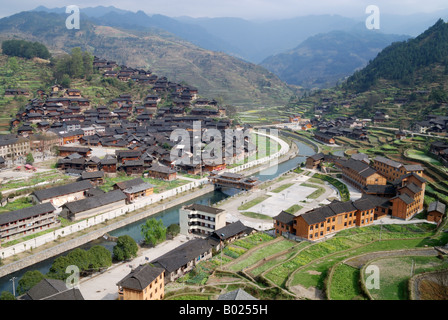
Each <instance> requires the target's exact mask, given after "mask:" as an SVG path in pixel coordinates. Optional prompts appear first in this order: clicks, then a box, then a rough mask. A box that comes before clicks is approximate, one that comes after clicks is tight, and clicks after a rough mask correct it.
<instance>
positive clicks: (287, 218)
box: [274, 211, 295, 225]
mask: <svg viewBox="0 0 448 320" xmlns="http://www.w3.org/2000/svg"><path fill="white" fill-rule="evenodd" d="M294 218H295V216H294V215H293V214H290V213H288V212H286V211H282V212H280V213H279V215H278V216H276V217H274V220H275V221H280V222H281V223H284V224H288V225H292V223H293V221H294Z"/></svg>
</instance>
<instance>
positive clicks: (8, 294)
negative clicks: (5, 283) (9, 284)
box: [0, 291, 16, 300]
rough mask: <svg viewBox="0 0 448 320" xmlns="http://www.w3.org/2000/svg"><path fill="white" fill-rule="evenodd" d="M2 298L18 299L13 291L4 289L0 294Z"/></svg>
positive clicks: (0, 298)
mask: <svg viewBox="0 0 448 320" xmlns="http://www.w3.org/2000/svg"><path fill="white" fill-rule="evenodd" d="M0 300H16V297H14V295H13V294H12V293H11V292H8V291H2V293H1V294H0Z"/></svg>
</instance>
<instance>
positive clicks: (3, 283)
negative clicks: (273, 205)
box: [0, 140, 315, 293]
mask: <svg viewBox="0 0 448 320" xmlns="http://www.w3.org/2000/svg"><path fill="white" fill-rule="evenodd" d="M294 142H295V143H296V145H297V146H298V148H299V153H300V156H297V157H294V158H292V159H290V160H287V161H285V162H282V163H279V164H277V165H276V168H275V170H274V169H273V168H268V169H264V170H261V171H260V172H258V173H256V174H253V175H252V176H255V177H257V178H258V179H259V180H260V181H267V180H272V179H275V178H276V177H278V176H280V175H281V174H283V173H285V172H287V171H290V170H292V169H295V168H296V167H297V166H298V165H300V164H301V163H302V162H305V160H306V157H307V156H311V155H313V154H314V153H315V151H314V150H313V148H311V147H310V146H308V145H307V144H305V143H303V142H301V141H298V140H294ZM234 192H236V191H233V193H234ZM231 195H232V192H230V193H229V192H222V191H220V190H215V191H213V192H210V193H208V194H205V195H203V196H201V197H198V198H195V199H193V200H190V201H186V202H185V203H182V204H181V205H178V206H175V207H172V208H170V209H167V210H164V211H161V212H159V213H157V214H155V215H153V216H152V217H154V218H155V219H158V220H162V222H163V224H164V225H165V226H166V227H168V226H169V225H171V224H173V223H176V224H178V223H179V209H180V208H181V207H182V206H184V205H188V204H191V203H200V204H204V205H210V206H211V205H213V204H215V203H217V202H219V201H221V200H223V199H226V198H228V197H229V196H231ZM145 221H146V219H143V220H141V221H137V222H135V223H131V224H129V225H126V226H125V227H122V228H119V229H116V230H114V231H111V232H109V234H110V235H111V236H114V237H118V236H121V235H125V234H127V235H129V236H131V237H132V238H133V239H134V240H135V241H137V242H141V241H142V240H143V237H142V235H141V234H140V226H141V225H142V224H143V223H144V222H145ZM94 245H102V246H104V247H105V248H107V249H108V250H109V251H111V252H112V249H113V246H114V245H115V242H111V241H107V240H106V239H97V240H94V241H91V242H89V243H87V244H84V245H82V246H80V248H82V249H88V248H90V247H92V246H94ZM66 254H67V253H63V254H61V255H66ZM61 255H59V256H61ZM57 257H58V256H55V257H52V258H50V259H46V260H43V261H41V262H39V263H36V264H34V265H32V266H29V267H26V268H24V269H21V270H19V271H17V272H14V273H11V274H9V275H7V276H5V277H3V278H0V292H2V291H9V292H11V293H12V281H11V280H10V279H12V278H13V277H15V278H16V279H15V285H16V288H17V282H18V280H19V279H20V278H21V277H22V276H23V274H24V273H26V272H27V271H30V270H39V271H40V272H42V273H43V274H46V273H47V272H48V270H49V269H50V267H51V265H52V263H53V261H54V259H56V258H57Z"/></svg>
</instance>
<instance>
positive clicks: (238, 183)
mask: <svg viewBox="0 0 448 320" xmlns="http://www.w3.org/2000/svg"><path fill="white" fill-rule="evenodd" d="M63 9H64V8H52V9H51V8H47V7H45V6H39V7H37V8H35V9H34V10H30V11H22V12H19V13H15V14H12V15H10V16H7V17H4V18H1V19H0V42H1V43H2V52H1V53H0V275H1V276H0V300H47V299H58V300H117V301H120V300H171V301H177V302H180V303H181V304H182V303H183V302H186V301H193V300H208V303H210V301H211V300H213V301H217V300H261V301H262V302H264V301H266V302H267V301H279V300H283V301H285V302H286V303H288V306H289V303H292V304H293V307H295V306H296V305H295V303H296V302H297V300H301V302H304V301H307V300H319V301H320V302H323V301H325V300H326V301H330V300H337V301H348V300H350V301H353V302H354V301H360V300H365V301H368V300H370V301H372V302H373V301H397V300H401V301H406V300H408V301H409V300H442V301H443V300H447V299H448V298H447V295H446V286H447V282H446V270H447V269H448V264H447V255H448V227H447V210H446V207H447V206H448V113H447V107H448V59H447V57H446V52H448V22H445V21H444V20H443V18H438V19H436V20H435V21H432V20H434V16H433V15H425V16H424V17H423V16H422V18H421V19H422V20H418V19H416V20H415V23H416V25H415V26H414V27H415V28H411V27H410V26H408V27H403V26H402V28H399V27H398V26H395V27H394V28H392V25H391V24H390V21H389V24H387V23H386V26H387V30H388V31H390V32H391V31H392V30H400V31H402V30H409V34H407V33H405V32H403V33H398V32H397V33H395V32H394V33H392V32H391V33H383V32H382V31H376V30H375V31H372V30H363V28H364V25H363V24H362V23H361V24H360V21H359V19H358V20H357V19H355V18H347V17H343V16H339V15H325V14H321V15H316V16H302V17H297V18H293V19H284V20H270V21H248V20H245V19H240V18H231V17H228V18H227V17H215V18H209V17H202V18H198V17H189V16H182V17H177V18H172V17H168V16H163V15H160V14H153V15H151V14H148V13H145V12H144V11H143V10H138V11H136V12H132V11H128V10H124V9H119V8H116V7H112V6H110V7H104V6H98V7H90V8H84V9H85V10H84V12H83V15H82V16H81V17H82V20H81V21H82V28H80V29H74V30H69V29H67V28H66V27H65V17H66V14H65V12H64V10H63ZM423 20H424V21H425V23H427V25H426V28H425V30H422V31H421V32H420V33H418V34H417V33H416V30H417V29H418V28H422V23H423V22H421V21H423ZM397 21H402V20H400V19H398V18H397ZM427 21H432V22H431V23H429V24H428V22H427ZM397 23H398V22H397ZM307 28H308V29H307ZM299 29H300V30H299ZM302 29H303V30H302ZM305 29H307V30H305ZM281 34H283V36H280V35H281ZM16 40H21V41H22V42H18V41H16ZM33 48H34V49H33ZM44 49H45V50H44ZM47 49H48V52H47V51H46V50H47ZM72 267H74V268H75V269H74V270H75V274H76V272H78V274H77V278H76V280H77V281H78V283H77V284H78V286H69V281H71V279H73V278H72V276H71V275H70V274H69V273H68V271H67V270H70V268H72ZM67 268H68V269H67ZM76 270H77V271H76ZM11 279H12V281H13V282H12V284H13V286H12V287H11ZM379 283H380V284H381V286H379ZM16 284H17V286H16ZM49 287H51V288H52V289H51V290H50V289H48V288H49ZM47 290H50V291H51V294H48V295H47ZM355 303H356V302H355ZM248 304H250V303H248ZM268 305H269V307H270V308H272V309H271V310H274V309H275V310H278V308H283V307H282V305H281V304H280V305H271V304H268ZM182 306H184V305H182ZM172 309H173V310H170V311H169V312H176V310H174V309H175V308H172ZM286 309H287V308H286ZM169 312H168V313H169ZM273 312H274V311H272V314H273ZM272 314H271V316H272Z"/></svg>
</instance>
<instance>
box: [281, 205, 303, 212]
mask: <svg viewBox="0 0 448 320" xmlns="http://www.w3.org/2000/svg"><path fill="white" fill-rule="evenodd" d="M302 208H303V207H302V206H299V205H298V204H294V205H292V206H291V207H289V208H288V209H286V210H285V212H288V213H290V214H294V213H296V212H297V211H299V210H300V209H302Z"/></svg>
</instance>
